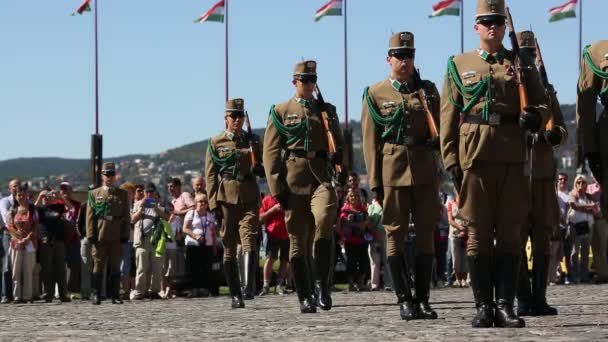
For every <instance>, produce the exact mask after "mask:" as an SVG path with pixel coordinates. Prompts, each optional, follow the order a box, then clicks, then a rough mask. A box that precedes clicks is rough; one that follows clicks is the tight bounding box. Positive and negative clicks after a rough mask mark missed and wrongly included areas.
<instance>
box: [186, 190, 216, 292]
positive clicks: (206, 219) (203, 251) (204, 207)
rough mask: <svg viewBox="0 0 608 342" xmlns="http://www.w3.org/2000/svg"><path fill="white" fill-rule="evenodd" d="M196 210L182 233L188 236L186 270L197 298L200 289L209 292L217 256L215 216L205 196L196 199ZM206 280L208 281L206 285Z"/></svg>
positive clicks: (188, 216)
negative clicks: (214, 258) (214, 257)
mask: <svg viewBox="0 0 608 342" xmlns="http://www.w3.org/2000/svg"><path fill="white" fill-rule="evenodd" d="M194 202H195V203H196V208H195V209H193V210H190V211H189V212H188V213H187V214H186V217H185V219H184V226H183V229H182V232H183V233H184V234H185V236H186V241H185V243H186V270H187V273H188V276H189V278H190V288H191V291H190V297H197V296H198V295H199V294H200V289H201V288H205V289H207V290H209V288H210V287H213V286H214V284H209V281H208V280H209V279H211V278H210V275H211V261H212V257H213V256H214V255H216V254H217V249H216V247H215V242H216V241H215V240H216V236H217V232H216V227H215V216H214V215H213V214H212V213H211V211H209V199H208V198H207V195H205V194H198V195H196V197H194ZM205 280H207V282H206V284H205Z"/></svg>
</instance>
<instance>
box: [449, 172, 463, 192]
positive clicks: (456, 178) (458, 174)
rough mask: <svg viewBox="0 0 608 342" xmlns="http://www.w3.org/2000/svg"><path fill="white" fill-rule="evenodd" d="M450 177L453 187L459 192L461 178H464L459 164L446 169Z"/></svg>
mask: <svg viewBox="0 0 608 342" xmlns="http://www.w3.org/2000/svg"><path fill="white" fill-rule="evenodd" d="M447 171H448V172H449V173H450V176H451V177H452V182H454V187H455V188H456V191H458V193H460V187H461V186H462V179H463V178H464V174H463V173H462V168H460V165H452V166H450V167H449V168H448V170H447Z"/></svg>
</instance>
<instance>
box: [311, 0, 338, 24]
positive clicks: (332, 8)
mask: <svg viewBox="0 0 608 342" xmlns="http://www.w3.org/2000/svg"><path fill="white" fill-rule="evenodd" d="M328 15H337V16H340V15H342V0H331V1H330V2H328V3H326V4H325V5H323V7H321V8H319V9H318V10H317V13H316V14H315V21H319V20H321V18H323V17H325V16H328Z"/></svg>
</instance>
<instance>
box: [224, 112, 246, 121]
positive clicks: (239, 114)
mask: <svg viewBox="0 0 608 342" xmlns="http://www.w3.org/2000/svg"><path fill="white" fill-rule="evenodd" d="M226 116H229V117H231V118H232V119H233V120H236V119H242V118H244V117H245V113H243V112H230V114H228V115H226Z"/></svg>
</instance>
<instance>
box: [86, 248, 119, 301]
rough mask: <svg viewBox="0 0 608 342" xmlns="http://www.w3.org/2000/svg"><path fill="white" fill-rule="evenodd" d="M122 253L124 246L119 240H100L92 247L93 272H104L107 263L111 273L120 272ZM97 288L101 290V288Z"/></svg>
mask: <svg viewBox="0 0 608 342" xmlns="http://www.w3.org/2000/svg"><path fill="white" fill-rule="evenodd" d="M121 254H122V247H121V245H120V242H119V241H111V242H106V241H100V242H97V243H96V244H94V245H93V247H92V249H91V256H92V257H93V273H98V274H101V273H103V272H104V271H105V265H106V263H107V264H108V269H109V271H110V274H119V273H120V257H121ZM97 290H98V291H99V290H100V289H97Z"/></svg>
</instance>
